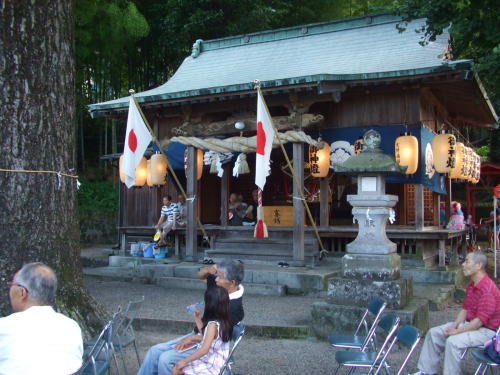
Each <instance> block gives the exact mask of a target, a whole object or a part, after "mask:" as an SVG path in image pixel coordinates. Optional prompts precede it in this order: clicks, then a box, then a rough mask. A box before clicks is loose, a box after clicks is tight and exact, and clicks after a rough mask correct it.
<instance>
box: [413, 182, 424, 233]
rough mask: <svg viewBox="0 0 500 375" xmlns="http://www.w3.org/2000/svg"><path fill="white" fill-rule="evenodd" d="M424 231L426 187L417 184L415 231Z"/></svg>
mask: <svg viewBox="0 0 500 375" xmlns="http://www.w3.org/2000/svg"><path fill="white" fill-rule="evenodd" d="M423 229H424V186H423V185H422V184H415V230H423Z"/></svg>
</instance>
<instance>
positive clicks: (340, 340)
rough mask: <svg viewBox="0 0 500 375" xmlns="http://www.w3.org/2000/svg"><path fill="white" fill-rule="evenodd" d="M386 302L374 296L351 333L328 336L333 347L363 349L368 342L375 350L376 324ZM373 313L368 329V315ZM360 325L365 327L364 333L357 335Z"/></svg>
mask: <svg viewBox="0 0 500 375" xmlns="http://www.w3.org/2000/svg"><path fill="white" fill-rule="evenodd" d="M386 306H387V303H386V302H385V301H384V300H383V299H382V298H374V299H373V300H372V301H371V302H370V304H369V305H368V307H367V309H366V311H365V313H364V314H363V316H362V317H361V320H360V321H359V324H358V328H356V332H354V334H353V335H339V334H333V335H329V336H328V341H329V342H330V344H332V346H333V347H335V348H345V349H356V350H361V351H364V350H365V349H366V347H367V346H368V344H369V343H372V346H373V350H376V347H375V340H374V335H375V331H376V329H377V324H378V322H379V320H380V317H381V316H382V313H383V312H384V310H385V308H386ZM370 314H371V315H373V316H374V318H373V321H372V324H371V326H370V329H368V316H369V315H370ZM361 327H364V328H365V332H366V335H359V332H360V330H361Z"/></svg>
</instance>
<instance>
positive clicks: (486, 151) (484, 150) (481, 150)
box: [476, 146, 490, 157]
mask: <svg viewBox="0 0 500 375" xmlns="http://www.w3.org/2000/svg"><path fill="white" fill-rule="evenodd" d="M476 153H477V154H478V155H479V156H484V157H488V155H489V153H490V146H481V147H479V148H478V149H476Z"/></svg>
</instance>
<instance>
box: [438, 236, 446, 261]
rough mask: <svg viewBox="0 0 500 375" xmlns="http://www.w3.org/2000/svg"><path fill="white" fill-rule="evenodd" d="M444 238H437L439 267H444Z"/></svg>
mask: <svg viewBox="0 0 500 375" xmlns="http://www.w3.org/2000/svg"><path fill="white" fill-rule="evenodd" d="M445 245H446V244H445V240H439V267H445V266H446V263H445V258H446V247H445Z"/></svg>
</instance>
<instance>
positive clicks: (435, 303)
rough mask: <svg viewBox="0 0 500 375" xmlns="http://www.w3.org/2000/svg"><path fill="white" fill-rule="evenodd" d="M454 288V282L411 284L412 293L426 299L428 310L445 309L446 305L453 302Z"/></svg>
mask: <svg viewBox="0 0 500 375" xmlns="http://www.w3.org/2000/svg"><path fill="white" fill-rule="evenodd" d="M455 290H456V287H455V284H441V283H414V284H413V295H414V296H415V297H418V298H421V299H426V300H427V301H428V302H429V310H430V311H442V310H446V309H447V308H448V306H449V305H450V304H451V303H452V302H453V299H454V295H455Z"/></svg>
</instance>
